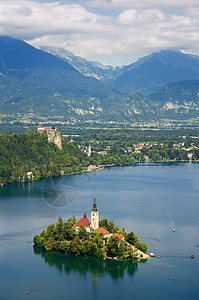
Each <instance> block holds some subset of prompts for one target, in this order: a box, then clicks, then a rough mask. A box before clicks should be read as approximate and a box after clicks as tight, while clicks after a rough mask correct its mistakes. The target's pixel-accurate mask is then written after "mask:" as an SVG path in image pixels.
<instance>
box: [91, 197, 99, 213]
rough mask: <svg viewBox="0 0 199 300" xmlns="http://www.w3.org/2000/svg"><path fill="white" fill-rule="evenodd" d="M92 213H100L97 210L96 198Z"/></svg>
mask: <svg viewBox="0 0 199 300" xmlns="http://www.w3.org/2000/svg"><path fill="white" fill-rule="evenodd" d="M92 211H98V210H97V203H96V199H95V198H94V202H93V209H92Z"/></svg>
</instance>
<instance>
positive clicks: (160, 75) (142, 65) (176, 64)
mask: <svg viewBox="0 0 199 300" xmlns="http://www.w3.org/2000/svg"><path fill="white" fill-rule="evenodd" d="M197 79H199V57H198V56H193V55H189V54H184V53H182V52H180V51H172V50H162V51H160V52H157V53H153V54H151V55H149V56H146V57H143V58H140V59H139V60H138V61H137V62H135V63H133V64H131V65H129V66H127V67H126V70H125V71H124V72H123V73H122V74H121V75H120V76H118V77H117V78H116V79H115V81H114V82H113V83H112V85H111V86H112V87H113V88H115V89H118V90H119V91H121V92H123V93H126V94H129V95H133V94H134V93H135V92H141V93H143V94H144V95H145V96H147V95H149V94H151V93H154V92H156V91H158V90H159V89H160V88H161V87H163V86H164V85H166V84H168V83H171V82H177V81H183V80H197Z"/></svg>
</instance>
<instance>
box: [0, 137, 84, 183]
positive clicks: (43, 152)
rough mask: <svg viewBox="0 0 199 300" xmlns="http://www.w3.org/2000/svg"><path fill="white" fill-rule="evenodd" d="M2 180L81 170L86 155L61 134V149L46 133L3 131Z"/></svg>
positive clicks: (12, 181)
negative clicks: (30, 173)
mask: <svg viewBox="0 0 199 300" xmlns="http://www.w3.org/2000/svg"><path fill="white" fill-rule="evenodd" d="M0 157H1V160H0V183H3V184H6V183H15V182H21V181H28V180H30V178H29V177H28V175H27V173H28V172H32V173H33V178H31V179H34V180H38V179H40V178H41V177H51V176H58V175H61V174H63V173H64V174H66V173H67V174H68V173H73V172H78V171H81V170H83V169H84V168H87V166H88V164H89V162H88V161H87V156H86V154H84V153H83V152H82V151H80V150H79V149H78V147H77V146H75V145H74V144H73V143H70V142H69V141H68V140H67V139H66V138H64V137H62V150H60V149H59V148H58V147H57V146H56V145H55V144H54V143H53V142H48V138H47V136H46V135H45V134H40V133H37V132H33V131H28V132H27V133H25V134H15V133H10V134H2V135H0Z"/></svg>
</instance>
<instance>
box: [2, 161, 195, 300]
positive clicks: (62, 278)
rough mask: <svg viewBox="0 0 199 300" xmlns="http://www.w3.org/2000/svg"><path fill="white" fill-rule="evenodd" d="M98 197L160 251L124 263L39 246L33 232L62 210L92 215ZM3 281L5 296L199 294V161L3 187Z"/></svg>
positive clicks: (107, 212) (120, 222)
mask: <svg viewBox="0 0 199 300" xmlns="http://www.w3.org/2000/svg"><path fill="white" fill-rule="evenodd" d="M94 196H95V197H96V200H97V205H98V210H99V213H100V218H105V217H107V218H108V219H110V220H111V219H112V220H114V223H115V224H116V225H117V226H119V227H120V228H123V227H124V228H125V230H126V231H127V232H130V231H133V232H135V233H136V234H137V235H138V237H139V239H140V241H141V242H145V243H146V244H147V245H148V251H149V252H154V253H155V254H156V257H155V258H150V259H149V260H148V261H146V262H138V263H137V262H116V261H104V260H100V259H94V258H82V257H71V256H68V255H61V254H56V253H46V252H45V251H41V250H40V249H38V248H35V249H34V247H33V242H32V238H33V236H34V235H35V234H39V233H40V232H41V230H42V229H43V228H46V226H48V225H49V224H51V223H56V222H57V219H58V217H59V216H62V218H63V219H64V220H67V219H68V218H70V217H71V216H72V215H75V216H76V218H77V219H79V218H81V217H82V216H83V214H84V212H86V213H87V216H88V218H89V219H90V211H91V209H92V203H93V198H94ZM141 202H143V204H141ZM173 228H175V230H176V231H175V233H173ZM191 254H194V255H195V259H190V258H189V256H190V255H191ZM159 256H161V257H159ZM168 278H171V279H172V280H168ZM0 285H1V286H0V299H2V300H4V299H12V300H13V299H15V300H18V299H20V300H21V299H25V298H27V297H29V298H30V299H38V300H40V299H48V300H51V299H80V298H81V299H87V300H90V299H99V300H101V299H103V300H106V299H153V300H156V299H162V300H164V299H165V300H166V299H175V300H177V299H179V300H188V299H189V300H190V299H194V300H195V299H199V164H198V163H185V164H184V163H180V164H141V165H136V166H129V167H111V168H106V169H103V170H100V171H97V172H91V173H87V174H78V175H72V176H62V177H58V178H53V179H44V180H41V181H39V182H32V183H25V184H15V185H7V186H4V187H1V188H0ZM27 290H29V291H30V292H31V293H30V294H28V295H26V294H25V291H27Z"/></svg>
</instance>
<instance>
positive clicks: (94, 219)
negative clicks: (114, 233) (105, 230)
mask: <svg viewBox="0 0 199 300" xmlns="http://www.w3.org/2000/svg"><path fill="white" fill-rule="evenodd" d="M75 226H76V229H77V230H78V229H79V227H80V226H84V227H85V228H86V230H87V231H88V232H91V231H93V230H96V229H97V228H99V212H98V209H97V203H96V199H95V198H94V202H93V209H92V211H91V222H90V221H89V219H88V218H87V217H86V213H84V217H83V218H81V219H80V220H79V221H78V222H77V223H76V224H75Z"/></svg>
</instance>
